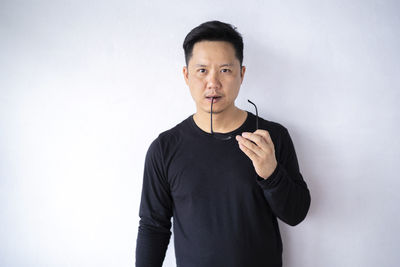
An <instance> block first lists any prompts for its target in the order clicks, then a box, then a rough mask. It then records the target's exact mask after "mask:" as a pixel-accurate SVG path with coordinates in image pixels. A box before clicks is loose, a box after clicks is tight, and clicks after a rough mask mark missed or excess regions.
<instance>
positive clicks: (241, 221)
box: [136, 112, 310, 267]
mask: <svg viewBox="0 0 400 267" xmlns="http://www.w3.org/2000/svg"><path fill="white" fill-rule="evenodd" d="M247 113H248V116H247V118H246V121H245V122H244V123H243V124H242V125H241V126H240V127H239V128H238V129H236V130H235V131H232V132H230V133H226V135H232V138H231V139H230V140H226V141H223V140H218V139H216V138H213V137H212V135H211V134H210V133H207V132H205V131H203V130H201V129H200V128H199V127H198V126H197V125H196V124H195V122H194V120H193V115H191V116H189V117H188V118H187V119H185V120H184V121H182V122H181V123H179V124H178V125H176V126H175V127H173V128H172V129H170V130H168V131H165V132H163V133H161V134H160V135H159V136H158V137H157V138H156V139H155V140H154V141H153V142H152V144H151V145H150V147H149V149H148V152H147V154H146V160H145V167H144V176H143V188H142V198H141V203H140V211H139V216H140V222H139V229H138V230H139V231H138V237H137V245H136V266H137V267H160V266H162V263H163V261H164V257H165V252H166V249H167V247H168V243H169V240H170V236H171V231H170V228H171V217H172V216H173V229H174V245H175V256H176V262H177V266H178V267H225V266H227V267H248V266H250V267H270V266H273V267H275V266H281V265H282V241H281V236H280V232H279V227H278V222H277V217H278V218H279V219H281V220H282V221H284V222H286V223H287V224H289V225H296V224H298V223H300V222H301V221H302V220H303V219H304V218H305V216H306V214H307V212H308V208H309V205H310V193H309V190H308V188H307V185H306V183H305V182H304V180H303V177H302V175H301V174H300V171H299V166H298V162H297V157H296V153H295V149H294V146H293V143H292V140H291V138H290V136H289V133H288V131H287V129H286V128H285V127H284V126H282V125H281V124H279V123H276V122H272V121H267V120H264V119H262V118H259V128H260V129H265V130H267V131H268V132H269V134H270V136H271V138H272V141H273V143H274V146H275V156H276V159H277V162H278V165H277V167H276V169H275V171H274V172H273V173H272V174H271V176H270V177H269V178H268V179H263V178H261V177H259V176H258V175H257V173H256V172H255V169H254V166H253V163H252V162H251V160H250V159H249V158H248V157H247V155H245V154H244V153H243V152H242V151H241V150H240V148H239V145H238V142H237V141H236V139H235V136H236V135H237V134H239V135H240V134H241V133H242V132H254V131H255V126H256V116H255V115H254V114H252V113H251V112H247Z"/></svg>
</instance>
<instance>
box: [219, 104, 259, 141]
mask: <svg viewBox="0 0 400 267" xmlns="http://www.w3.org/2000/svg"><path fill="white" fill-rule="evenodd" d="M247 101H249V103H251V104H252V105H253V106H254V107H255V109H256V130H258V110H257V106H256V104H254V103H253V102H251V101H250V100H248V99H247ZM213 102H214V97H213V98H212V99H211V134H212V136H213V137H214V138H216V139H218V140H223V141H226V140H229V139H231V138H232V135H228V136H227V135H226V134H221V133H214V131H213V128H212V122H213V120H212V114H213V112H212V107H213Z"/></svg>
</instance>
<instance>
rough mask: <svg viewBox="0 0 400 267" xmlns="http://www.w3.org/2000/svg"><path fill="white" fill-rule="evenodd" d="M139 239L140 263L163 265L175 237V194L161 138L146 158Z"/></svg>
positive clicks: (138, 254)
mask: <svg viewBox="0 0 400 267" xmlns="http://www.w3.org/2000/svg"><path fill="white" fill-rule="evenodd" d="M139 217H140V221H139V229H138V236H137V241H136V267H142V266H143V267H161V266H162V264H163V261H164V258H165V252H166V250H167V247H168V244H169V240H170V237H171V231H170V229H171V217H172V197H171V194H170V189H169V185H168V182H167V177H166V172H165V166H164V161H163V156H162V151H161V146H160V142H159V139H158V138H157V139H155V140H154V141H153V142H152V144H151V145H150V147H149V149H148V151H147V154H146V159H145V166H144V174H143V187H142V196H141V202H140V209H139Z"/></svg>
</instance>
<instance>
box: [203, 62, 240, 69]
mask: <svg viewBox="0 0 400 267" xmlns="http://www.w3.org/2000/svg"><path fill="white" fill-rule="evenodd" d="M195 66H196V67H207V65H204V64H196V65H195ZM232 66H233V63H225V64H221V65H219V67H220V68H221V67H232Z"/></svg>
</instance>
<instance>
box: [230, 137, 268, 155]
mask: <svg viewBox="0 0 400 267" xmlns="http://www.w3.org/2000/svg"><path fill="white" fill-rule="evenodd" d="M253 138H254V137H253ZM255 138H257V137H255ZM236 140H237V141H238V142H239V145H242V146H244V147H245V148H247V149H248V150H250V151H252V152H253V153H254V154H255V155H256V156H259V157H260V156H261V155H262V149H261V147H259V146H258V144H257V143H256V142H254V143H253V142H252V140H250V138H245V137H242V136H240V135H237V136H236ZM257 142H258V143H260V140H257Z"/></svg>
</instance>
